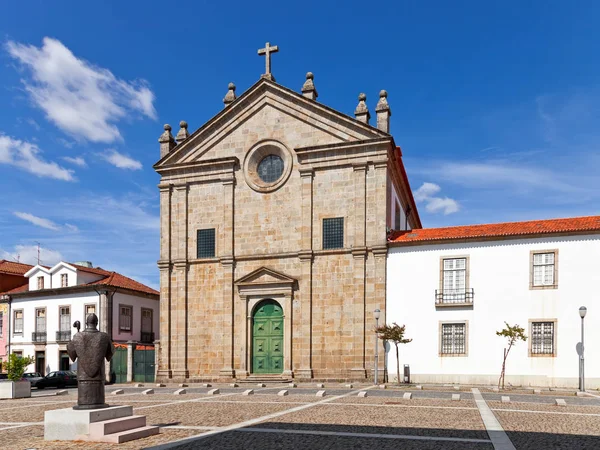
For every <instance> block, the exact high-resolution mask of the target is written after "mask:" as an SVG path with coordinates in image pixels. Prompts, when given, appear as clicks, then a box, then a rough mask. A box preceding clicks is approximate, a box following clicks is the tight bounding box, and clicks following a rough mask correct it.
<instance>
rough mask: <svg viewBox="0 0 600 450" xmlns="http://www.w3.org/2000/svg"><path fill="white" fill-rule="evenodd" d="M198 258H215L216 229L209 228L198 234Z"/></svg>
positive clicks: (199, 231)
mask: <svg viewBox="0 0 600 450" xmlns="http://www.w3.org/2000/svg"><path fill="white" fill-rule="evenodd" d="M196 241H197V247H198V258H214V257H215V229H214V228H207V229H204V230H198V231H197V233H196Z"/></svg>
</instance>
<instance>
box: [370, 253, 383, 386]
mask: <svg viewBox="0 0 600 450" xmlns="http://www.w3.org/2000/svg"><path fill="white" fill-rule="evenodd" d="M372 250H373V257H374V260H375V261H374V266H375V269H374V283H375V286H374V289H375V297H374V299H373V304H371V305H367V308H370V310H371V311H373V310H375V309H377V308H379V310H380V311H381V315H380V317H379V325H383V324H385V323H387V308H386V297H385V289H386V270H387V251H388V249H387V245H379V246H374V247H373V249H372ZM368 334H371V337H372V335H373V333H368ZM368 339H369V338H368V337H367V342H368ZM373 339H374V338H373ZM377 344H378V345H379V373H380V374H383V373H384V367H385V355H384V354H383V345H382V343H381V341H378V342H377ZM367 348H368V347H367ZM370 362H371V364H370V367H371V368H374V362H375V350H374V349H373V351H372V352H371V357H370ZM373 376H374V371H373Z"/></svg>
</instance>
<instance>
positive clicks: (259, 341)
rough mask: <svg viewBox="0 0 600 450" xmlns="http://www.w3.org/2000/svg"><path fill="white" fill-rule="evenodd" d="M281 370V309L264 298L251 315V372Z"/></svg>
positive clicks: (277, 371) (277, 304)
mask: <svg viewBox="0 0 600 450" xmlns="http://www.w3.org/2000/svg"><path fill="white" fill-rule="evenodd" d="M281 372H283V310H282V309H281V306H279V303H277V302H276V301H275V300H264V301H262V302H260V303H259V304H258V305H257V306H256V309H255V310H254V316H253V317H252V373H281Z"/></svg>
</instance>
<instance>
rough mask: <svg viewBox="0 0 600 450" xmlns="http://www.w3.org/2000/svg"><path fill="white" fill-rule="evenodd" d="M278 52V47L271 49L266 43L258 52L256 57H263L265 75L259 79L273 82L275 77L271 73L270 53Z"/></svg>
mask: <svg viewBox="0 0 600 450" xmlns="http://www.w3.org/2000/svg"><path fill="white" fill-rule="evenodd" d="M278 51H279V47H277V46H276V45H274V46H273V47H271V44H269V43H268V42H267V43H266V44H265V48H261V49H259V50H258V55H259V56H262V55H265V56H266V58H265V73H264V74H263V75H261V78H267V79H269V80H271V81H275V77H274V76H273V74H272V73H271V53H277V52H278Z"/></svg>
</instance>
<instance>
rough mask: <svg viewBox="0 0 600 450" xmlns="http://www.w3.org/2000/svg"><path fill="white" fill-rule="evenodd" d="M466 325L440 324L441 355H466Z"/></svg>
mask: <svg viewBox="0 0 600 450" xmlns="http://www.w3.org/2000/svg"><path fill="white" fill-rule="evenodd" d="M466 334H467V325H466V324H465V323H443V324H442V354H445V355H464V354H466V352H467V351H466V348H467V345H466V342H467V339H466Z"/></svg>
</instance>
